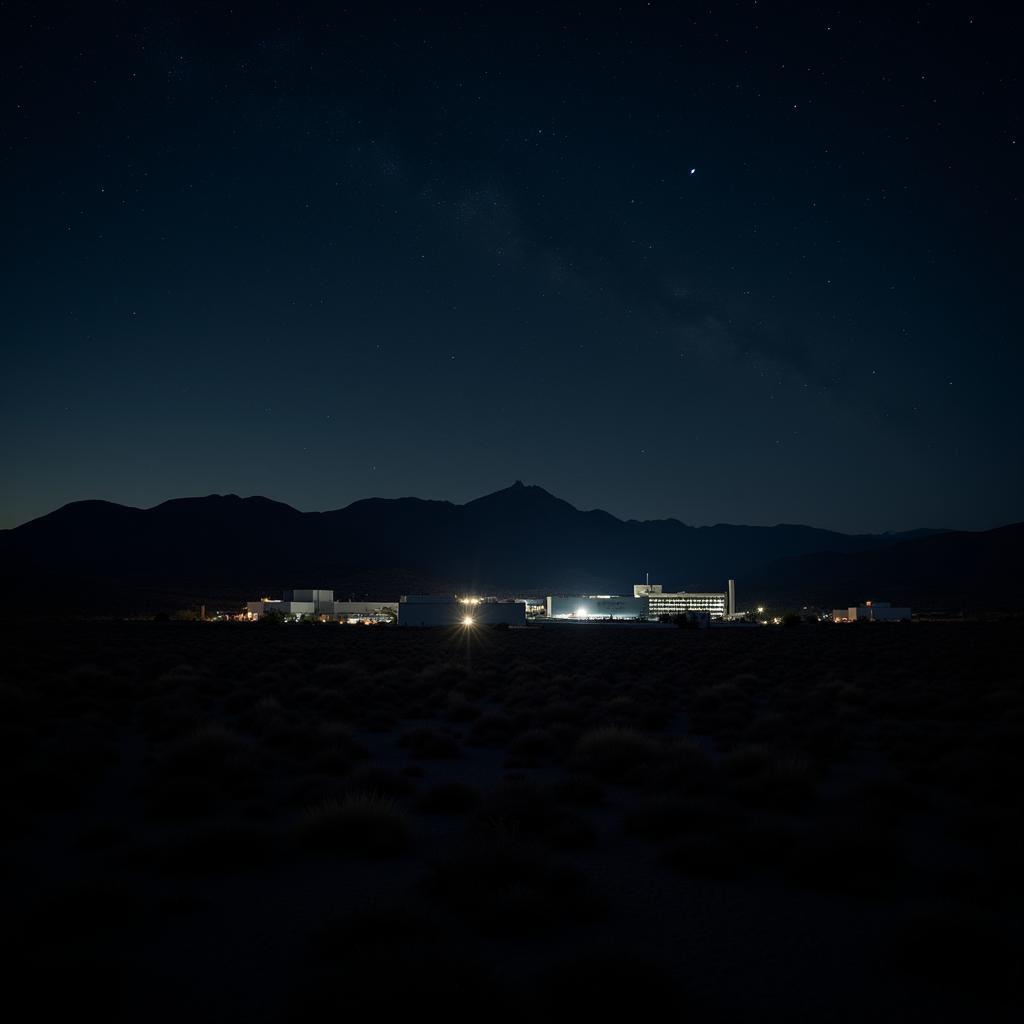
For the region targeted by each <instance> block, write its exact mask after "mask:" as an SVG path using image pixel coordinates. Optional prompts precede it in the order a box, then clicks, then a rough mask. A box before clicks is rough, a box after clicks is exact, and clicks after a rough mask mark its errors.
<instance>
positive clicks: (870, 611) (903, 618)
mask: <svg viewBox="0 0 1024 1024" xmlns="http://www.w3.org/2000/svg"><path fill="white" fill-rule="evenodd" d="M832 621H833V622H909V621H910V609H909V608H893V606H892V605H891V604H889V602H888V601H865V602H864V603H863V604H859V605H852V606H851V607H849V608H835V609H833V611H832Z"/></svg>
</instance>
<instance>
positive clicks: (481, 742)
mask: <svg viewBox="0 0 1024 1024" xmlns="http://www.w3.org/2000/svg"><path fill="white" fill-rule="evenodd" d="M513 728H514V726H513V723H512V719H511V718H509V717H508V715H505V714H502V713H500V712H496V711H489V712H486V713H485V714H482V715H481V716H480V717H479V718H478V719H477V720H476V721H475V722H474V723H473V724H472V726H471V727H470V729H469V732H468V733H467V735H466V742H467V743H470V744H472V745H473V746H477V747H497V746H501V745H502V744H503V743H505V742H506V741H507V740H508V738H509V737H510V736H511V735H512V730H513Z"/></svg>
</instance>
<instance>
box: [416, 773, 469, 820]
mask: <svg viewBox="0 0 1024 1024" xmlns="http://www.w3.org/2000/svg"><path fill="white" fill-rule="evenodd" d="M481 799H482V797H481V794H480V790H479V789H477V788H476V786H470V785H468V784H467V783H465V782H459V781H457V780H453V781H450V782H438V783H437V784H435V785H433V786H430V787H429V788H428V789H426V790H424V791H423V792H422V793H421V794H420V795H419V796H418V797H417V798H416V808H417V810H420V811H425V812H427V813H428V814H468V813H469V812H470V811H473V810H475V809H476V808H477V807H478V806H479V805H480V801H481Z"/></svg>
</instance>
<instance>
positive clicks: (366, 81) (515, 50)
mask: <svg viewBox="0 0 1024 1024" xmlns="http://www.w3.org/2000/svg"><path fill="white" fill-rule="evenodd" d="M897 6H899V7H900V8H901V10H899V11H896V12H893V11H885V10H884V9H881V10H879V11H878V12H870V11H869V9H868V8H867V7H865V6H863V5H856V6H851V7H849V8H848V9H844V10H843V11H842V12H839V11H834V10H833V11H828V10H825V9H823V8H820V7H818V6H816V5H813V6H812V5H808V6H807V7H806V8H805V9H803V10H801V9H800V8H799V7H797V6H795V5H786V6H785V9H784V10H783V9H782V5H775V4H766V3H742V4H726V5H708V4H704V5H702V6H701V7H700V8H699V9H698V8H696V7H693V8H689V7H687V6H685V5H682V6H680V5H672V4H667V3H666V4H659V3H655V4H650V5H648V4H637V5H623V6H622V8H621V9H620V11H619V12H617V13H609V12H608V11H607V10H604V9H602V10H601V11H594V12H588V11H587V10H586V9H584V10H583V11H582V13H580V11H579V10H578V9H569V8H550V7H548V6H547V5H544V6H543V7H541V8H540V9H539V10H533V11H531V10H519V11H516V10H514V9H506V10H504V11H502V10H501V9H499V8H498V7H495V6H493V5H476V6H468V7H465V6H464V7H461V8H459V11H461V13H453V14H448V15H443V14H441V13H439V12H440V10H441V8H440V7H435V8H433V9H432V10H429V11H425V12H417V11H415V10H412V9H408V8H397V7H395V8H393V9H385V8H379V9H378V8H374V9H372V10H371V9H370V8H369V7H367V8H366V9H360V8H350V9H349V11H348V12H347V13H346V12H344V11H343V10H342V8H341V7H333V6H332V7H317V6H314V5H302V4H297V5H294V4H293V5H287V4H280V5H242V4H237V5H234V6H233V7H229V6H228V5H219V4H203V5H194V7H193V8H192V9H189V8H187V7H186V6H185V5H181V4H165V5H161V4H146V3H140V4H103V3H96V4H76V5H69V6H68V7H66V8H63V9H62V8H61V7H60V6H59V5H58V6H57V7H46V9H45V10H44V9H42V8H41V7H40V5H29V4H24V5H21V4H6V5H5V6H4V10H5V12H6V17H7V19H8V22H9V24H10V25H11V26H12V31H9V32H5V33H4V34H3V42H2V43H0V46H2V48H3V52H2V54H0V56H2V57H3V77H4V89H3V93H4V96H5V99H4V107H3V138H4V146H3V154H2V165H0V166H2V173H3V176H4V181H5V185H6V187H5V188H4V192H3V195H4V207H5V211H4V223H5V225H6V227H5V231H4V240H5V244H4V246H3V265H2V268H0V269H2V283H0V289H2V300H3V306H2V308H3V331H2V344H3V348H4V352H3V355H4V367H5V372H4V373H3V375H2V379H0V479H2V480H3V482H4V486H3V489H2V492H0V526H13V525H15V524H17V523H19V522H22V521H24V520H26V519H29V518H31V517H33V516H36V515H40V514H42V513H45V512H47V511H49V510H51V509H52V508H54V507H56V506H58V505H60V504H62V503H64V502H66V501H71V500H75V499H79V498H89V497H101V498H108V499H111V500H116V501H122V502H126V503H129V504H136V505H150V504H154V503H156V502H158V501H161V500H163V499H165V498H169V497H174V496H181V495H187V494H203V493H209V492H214V491H217V492H227V491H233V492H237V493H241V494H256V493H258V494H265V495H267V496H269V497H273V498H277V499H279V500H283V501H287V502H289V503H290V504H293V505H295V506H296V507H298V508H301V509H304V510H310V509H325V508H333V507H338V506H340V505H344V504H347V503H348V502H349V501H352V500H355V499H357V498H361V497H367V496H371V495H381V496H398V495H405V494H415V495H419V496H421V497H430V498H448V499H451V500H455V501H464V500H467V499H470V498H473V497H476V496H478V495H480V494H482V493H485V492H487V491H489V490H495V489H497V488H499V487H502V486H506V485H507V484H509V483H510V482H511V481H512V480H513V479H515V478H522V479H523V480H525V481H526V482H528V483H537V484H540V485H542V486H544V487H546V488H547V489H548V490H550V491H553V492H554V493H556V494H558V495H559V496H561V497H564V498H567V499H568V500H570V501H572V502H573V503H574V504H577V505H579V506H581V507H595V506H597V507H602V508H605V509H607V510H608V511H610V512H613V513H615V514H617V515H621V516H624V517H636V518H655V517H663V516H675V517H678V518H680V519H682V520H684V521H686V522H690V523H695V524H700V523H712V522H718V521H732V522H750V523H774V522H778V521H790V522H793V521H796V522H807V523H812V524H814V525H820V526H828V527H834V528H838V529H844V530H851V531H855V530H883V529H904V528H909V527H913V526H924V525H928V526H950V527H967V528H985V527H990V526H994V525H998V524H1001V523H1005V522H1009V521H1012V520H1019V519H1021V518H1024V479H1022V471H1021V458H1020V454H1019V450H1018V449H1019V438H1020V437H1021V436H1024V429H1022V426H1024V424H1022V419H1024V416H1022V412H1021V372H1022V370H1024V347H1022V344H1021V343H1022V340H1024V339H1022V331H1021V328H1020V315H1019V306H1020V299H1019V287H1020V280H1021V270H1022V266H1021V263H1022V261H1021V255H1020V237H1021V227H1022V224H1021V221H1022V217H1021V202H1020V191H1021V183H1022V181H1024V174H1022V168H1021V156H1020V154H1021V145H1024V144H1022V143H1021V142H1020V135H1019V133H1020V128H1021V123H1020V117H1021V115H1020V111H1021V98H1022V97H1021V88H1020V81H1019V77H1018V76H1019V59H1018V58H1019V54H1018V51H1017V41H1018V40H1019V38H1020V29H1021V27H1022V26H1021V25H1020V24H1019V23H1016V22H1011V21H1009V20H1007V16H1005V15H1004V16H1002V18H1001V19H1000V18H997V16H996V15H994V14H992V13H991V12H988V11H986V10H984V9H981V8H975V9H970V8H958V7H956V6H954V5H918V6H916V7H915V6H913V5H897ZM709 7H710V11H709Z"/></svg>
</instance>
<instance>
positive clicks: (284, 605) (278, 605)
mask: <svg viewBox="0 0 1024 1024" xmlns="http://www.w3.org/2000/svg"><path fill="white" fill-rule="evenodd" d="M245 609H246V610H245V617H246V618H248V619H260V618H262V617H263V616H264V615H266V614H267V612H276V613H277V614H278V615H283V616H284V617H285V618H286V619H304V618H319V619H337V620H338V621H341V622H389V621H391V620H393V619H395V618H396V617H397V616H398V605H397V603H394V602H393V603H390V604H389V603H388V602H386V601H335V600H334V591H333V590H286V591H285V595H284V599H283V600H281V601H278V600H275V599H273V598H269V597H264V598H261V599H260V600H259V601H248V602H247V603H246V606H245Z"/></svg>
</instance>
